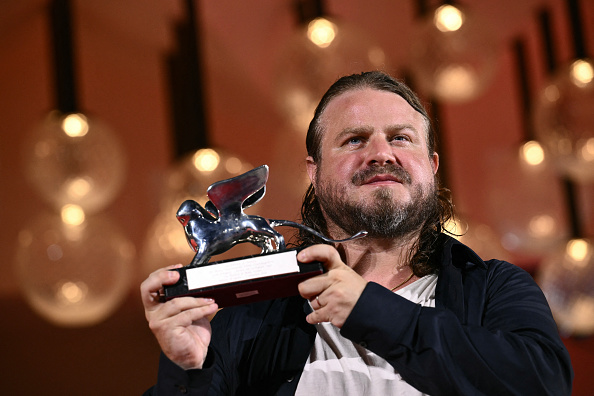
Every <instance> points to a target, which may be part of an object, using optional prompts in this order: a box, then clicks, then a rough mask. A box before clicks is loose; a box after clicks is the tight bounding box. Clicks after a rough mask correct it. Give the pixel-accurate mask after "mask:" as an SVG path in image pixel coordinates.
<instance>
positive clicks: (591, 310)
mask: <svg viewBox="0 0 594 396" xmlns="http://www.w3.org/2000/svg"><path fill="white" fill-rule="evenodd" d="M536 279H537V281H538V283H539V285H540V287H541V288H542V290H543V292H544V294H545V296H546V298H547V301H548V303H549V305H550V307H551V310H552V312H553V315H554V317H555V320H556V322H557V325H558V326H559V330H560V331H561V333H563V334H565V335H576V336H587V335H591V334H594V246H593V245H592V242H591V241H590V240H588V239H572V240H570V241H568V242H567V243H566V244H565V245H564V246H563V247H562V248H560V249H558V250H557V251H556V252H555V253H554V254H552V255H551V256H549V257H547V259H546V260H545V261H544V262H543V263H542V265H541V267H540V268H539V271H538V274H537V277H536Z"/></svg>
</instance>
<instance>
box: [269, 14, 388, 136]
mask: <svg viewBox="0 0 594 396" xmlns="http://www.w3.org/2000/svg"><path fill="white" fill-rule="evenodd" d="M386 63H387V62H386V56H385V53H384V51H383V49H382V48H381V47H380V46H378V45H377V44H375V43H374V42H373V41H372V40H371V39H370V38H369V37H368V36H367V35H366V34H365V33H364V32H361V31H359V30H358V29H356V28H355V27H353V26H351V25H349V24H347V23H344V22H342V21H338V20H334V19H332V18H318V19H314V20H313V21H311V22H310V23H309V24H308V25H306V26H302V27H300V28H299V29H297V30H296V31H295V33H294V34H293V36H292V37H291V38H290V39H289V40H288V42H287V44H286V45H285V47H284V48H283V50H282V51H281V52H280V54H279V59H278V62H277V65H276V78H275V87H276V98H277V103H278V105H279V109H280V111H281V112H282V114H284V115H285V116H286V118H287V120H288V121H289V123H290V125H291V126H292V127H293V128H294V129H295V130H297V131H300V132H303V133H305V131H306V130H307V127H308V125H309V122H310V121H311V119H312V117H313V113H314V110H315V107H316V105H317V104H318V102H319V100H320V99H321V97H322V95H323V94H324V91H325V90H326V89H327V88H328V87H329V86H330V85H331V84H332V83H334V82H335V81H336V80H337V79H338V77H340V76H343V75H347V74H353V73H361V72H363V71H369V70H379V69H386V68H387V67H388V66H387V65H386Z"/></svg>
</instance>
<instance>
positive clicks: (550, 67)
mask: <svg viewBox="0 0 594 396" xmlns="http://www.w3.org/2000/svg"><path fill="white" fill-rule="evenodd" d="M540 25H541V32H542V36H543V49H544V51H543V53H544V61H545V66H546V68H547V72H548V73H549V75H550V76H552V75H553V74H554V73H555V71H556V70H557V61H556V54H555V46H554V43H553V34H552V29H551V18H550V14H549V12H548V11H547V10H543V11H542V12H541V13H540ZM562 182H563V187H564V190H565V201H566V206H567V217H568V220H569V225H570V229H571V237H572V238H581V237H582V236H583V230H582V223H581V219H580V216H579V213H578V212H579V210H578V205H577V195H576V186H575V183H574V182H573V181H572V180H571V179H570V178H569V177H567V176H564V177H563V178H562Z"/></svg>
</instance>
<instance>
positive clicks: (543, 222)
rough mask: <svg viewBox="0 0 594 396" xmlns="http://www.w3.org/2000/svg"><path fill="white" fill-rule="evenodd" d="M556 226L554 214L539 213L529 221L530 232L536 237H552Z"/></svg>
mask: <svg viewBox="0 0 594 396" xmlns="http://www.w3.org/2000/svg"><path fill="white" fill-rule="evenodd" d="M555 226H556V222H555V219H554V218H553V216H551V215H549V214H547V213H544V214H537V215H535V216H533V217H532V218H531V219H530V220H529V221H528V233H529V234H530V236H532V237H534V238H550V237H551V236H552V235H553V233H554V232H555V231H556V230H555Z"/></svg>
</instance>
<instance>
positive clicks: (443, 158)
mask: <svg viewBox="0 0 594 396" xmlns="http://www.w3.org/2000/svg"><path fill="white" fill-rule="evenodd" d="M429 105H430V107H431V112H430V117H431V124H432V125H433V130H434V131H435V140H436V142H435V145H436V146H439V168H438V175H439V180H440V184H441V186H442V187H446V188H449V187H450V174H449V169H448V166H447V165H448V150H447V145H446V142H445V138H444V137H445V134H444V131H443V129H442V127H441V104H440V103H439V101H438V100H437V99H435V98H433V99H431V100H430V101H429Z"/></svg>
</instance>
